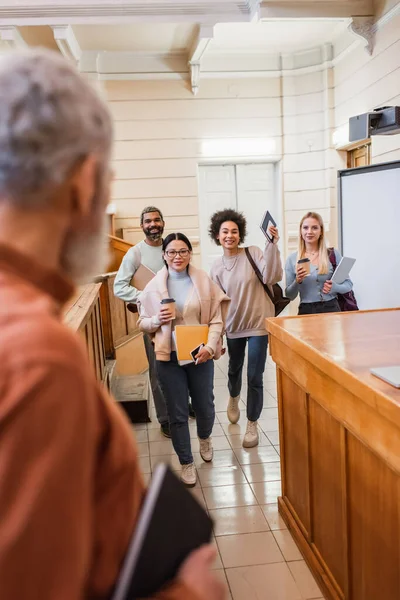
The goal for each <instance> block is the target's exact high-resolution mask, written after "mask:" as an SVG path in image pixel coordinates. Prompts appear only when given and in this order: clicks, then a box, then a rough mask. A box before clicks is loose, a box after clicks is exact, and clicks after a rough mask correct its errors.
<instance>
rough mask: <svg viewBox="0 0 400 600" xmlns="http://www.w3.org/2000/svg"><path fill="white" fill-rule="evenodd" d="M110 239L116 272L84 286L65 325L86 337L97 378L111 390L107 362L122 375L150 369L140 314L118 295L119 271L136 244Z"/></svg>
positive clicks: (67, 310)
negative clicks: (132, 309) (141, 330)
mask: <svg viewBox="0 0 400 600" xmlns="http://www.w3.org/2000/svg"><path fill="white" fill-rule="evenodd" d="M109 240H110V250H111V256H112V266H114V267H115V269H114V270H113V271H112V272H110V273H105V274H103V275H99V276H98V277H96V278H95V280H94V282H93V283H89V284H87V285H85V286H82V287H80V288H79V289H78V290H77V293H76V294H75V296H74V297H73V298H72V299H71V301H70V302H69V303H68V304H67V306H66V307H65V310H64V321H65V323H66V324H67V325H68V326H69V327H71V329H73V330H74V331H76V332H77V333H79V334H80V335H81V336H82V337H83V339H84V341H85V343H86V346H87V349H88V354H89V358H90V360H91V362H92V364H93V367H94V369H95V373H96V377H97V379H98V380H99V381H101V382H102V383H104V384H105V385H107V386H108V387H109V386H110V380H109V374H110V369H109V368H108V365H107V361H114V364H115V361H116V370H117V372H120V373H121V374H129V375H130V374H132V375H133V374H136V373H140V372H143V371H144V370H145V369H146V368H147V362H146V357H145V354H144V348H143V342H142V334H141V332H140V331H139V328H138V326H137V321H138V315H137V314H133V313H132V312H130V311H129V310H128V309H127V305H126V304H125V302H123V301H122V300H120V299H119V298H116V296H115V295H114V281H115V276H116V271H117V269H118V268H119V266H120V264H121V261H122V258H123V257H124V255H125V253H126V252H127V250H129V248H132V246H133V244H130V243H129V242H126V241H124V240H122V239H120V238H117V237H114V236H111V235H110V236H109Z"/></svg>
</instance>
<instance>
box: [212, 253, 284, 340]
mask: <svg viewBox="0 0 400 600" xmlns="http://www.w3.org/2000/svg"><path fill="white" fill-rule="evenodd" d="M249 250H250V254H251V256H252V258H253V260H254V262H255V263H256V265H257V266H258V268H259V270H260V272H261V274H262V276H263V281H264V283H267V284H269V285H273V284H274V283H278V281H280V280H281V279H282V277H283V270H282V262H281V256H280V252H279V248H278V246H276V244H270V243H269V242H267V244H266V246H265V250H264V253H263V252H262V250H260V248H257V246H250V247H249ZM211 278H212V279H213V281H215V283H216V284H217V285H219V287H220V288H221V290H223V291H224V292H225V293H226V294H227V295H228V296H229V297H230V299H231V303H230V306H229V311H228V316H227V319H226V333H227V337H228V338H242V337H250V336H259V335H266V333H267V332H266V330H265V318H266V317H273V316H274V314H275V311H274V305H273V304H272V302H271V300H270V299H269V298H268V296H267V294H266V293H265V290H264V288H263V286H262V285H261V283H260V281H259V280H258V279H257V276H256V274H255V273H254V270H253V267H252V266H251V264H250V262H249V260H248V258H247V257H246V253H245V251H244V248H240V249H239V254H238V255H236V256H232V257H226V256H224V257H220V258H218V259H217V260H216V261H215V262H214V264H213V266H212V268H211Z"/></svg>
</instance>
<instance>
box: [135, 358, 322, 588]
mask: <svg viewBox="0 0 400 600" xmlns="http://www.w3.org/2000/svg"><path fill="white" fill-rule="evenodd" d="M226 372H227V357H226V356H224V357H223V358H221V359H220V360H219V361H217V362H216V363H215V406H216V411H217V416H216V421H215V426H214V431H213V445H214V460H213V462H212V463H208V464H207V463H204V462H203V461H202V459H201V457H200V454H199V453H198V441H197V436H196V423H195V422H194V421H191V423H190V431H191V437H192V451H193V454H194V458H195V463H196V466H197V473H198V482H197V484H196V487H195V488H193V490H192V493H193V494H194V495H195V496H196V497H197V498H198V500H199V501H200V502H201V503H202V504H203V505H204V506H205V507H206V508H207V510H208V511H209V513H210V515H211V516H212V518H213V519H214V521H215V530H214V534H215V537H214V542H215V543H216V546H217V549H218V556H217V560H216V562H215V565H214V567H215V569H216V570H217V571H218V573H219V574H220V576H221V577H223V578H226V581H227V584H228V587H229V592H230V596H229V598H232V599H233V600H264V599H265V600H310V599H317V598H318V599H322V598H323V596H322V593H321V590H320V589H319V588H318V586H317V584H316V583H315V581H314V578H313V576H312V575H311V573H310V571H309V569H308V567H307V565H306V563H305V562H304V560H303V558H302V555H301V554H300V552H299V550H298V548H297V546H296V544H295V543H294V541H293V540H292V537H291V535H290V533H289V531H288V530H287V529H286V526H285V524H284V522H283V520H282V519H281V517H280V516H279V514H278V510H277V496H279V495H280V464H279V434H278V420H277V416H278V415H277V402H276V377H275V367H274V365H273V363H272V361H271V359H270V358H269V359H268V364H267V368H266V371H265V377H264V388H265V397H264V409H263V414H262V416H261V419H260V421H259V425H260V435H261V440H260V445H259V446H258V448H251V449H249V450H247V449H244V448H242V446H241V440H242V436H243V433H244V430H245V427H246V413H245V408H246V407H245V404H244V403H243V401H241V412H242V414H241V417H240V421H239V423H238V424H237V425H232V424H230V423H229V421H228V419H227V416H226V404H227V396H228V393H227V386H226V384H227V377H226ZM242 397H244V399H245V398H246V389H243V391H242ZM134 428H135V434H136V438H137V441H138V446H139V452H140V457H141V458H140V461H141V465H142V469H143V472H144V473H145V476H146V479H147V480H148V479H150V477H151V471H152V469H154V467H155V465H156V464H157V463H158V462H160V461H165V460H168V461H169V462H170V463H171V465H172V467H173V468H174V469H176V470H180V466H179V461H178V459H177V457H176V455H175V453H174V450H173V448H172V444H171V442H170V441H168V440H166V439H165V438H164V437H162V435H161V434H160V430H159V426H158V423H157V420H156V419H155V418H154V415H153V416H152V423H149V424H148V425H135V426H134Z"/></svg>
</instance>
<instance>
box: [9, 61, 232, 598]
mask: <svg viewBox="0 0 400 600" xmlns="http://www.w3.org/2000/svg"><path fill="white" fill-rule="evenodd" d="M111 144H112V124H111V119H110V116H109V113H108V110H107V108H106V106H105V105H104V104H103V102H102V101H101V100H100V99H99V98H98V96H97V95H96V93H95V92H94V90H93V89H92V88H91V87H90V86H89V84H87V83H86V82H85V81H84V80H83V79H82V78H81V77H80V75H79V74H78V73H77V72H76V70H75V69H74V68H73V67H72V66H71V65H70V64H68V63H67V62H66V61H65V59H63V58H62V57H61V56H59V55H57V54H55V53H51V52H47V51H44V50H32V51H27V52H24V53H17V54H7V55H5V56H4V57H3V59H2V61H1V62H0V340H1V343H0V365H1V371H0V482H1V483H0V515H1V518H0V598H4V600H6V599H7V600H17V599H21V600H22V599H23V600H34V599H35V600H36V599H37V598H40V599H41V600H54V599H55V598H57V600H83V599H90V600H91V599H93V600H94V599H96V600H103V599H104V600H105V599H106V598H109V596H110V593H111V590H112V588H113V586H114V584H115V581H116V578H117V576H118V572H119V569H120V567H121V562H122V561H123V558H124V555H125V552H126V548H127V544H128V541H129V538H130V536H131V534H132V531H133V530H134V528H135V524H136V521H137V518H138V511H139V509H140V506H141V502H142V499H143V494H144V486H143V481H142V477H141V474H140V471H139V467H138V459H137V452H136V446H135V443H134V441H133V439H132V434H131V428H130V426H129V424H128V422H127V421H126V419H125V417H124V416H123V414H122V412H120V410H119V408H118V407H117V405H116V404H115V403H114V402H113V401H111V400H110V398H108V397H107V395H106V394H105V393H104V391H103V390H102V389H101V388H100V387H99V386H98V384H97V382H96V380H95V378H94V375H93V374H92V368H91V366H90V365H89V363H88V360H87V357H86V351H85V348H84V347H83V346H82V344H81V342H80V341H79V340H78V338H77V337H76V336H75V335H74V334H73V333H72V332H70V331H69V330H68V329H67V328H66V327H65V326H64V325H63V324H62V307H63V304H64V303H65V302H66V301H67V300H68V298H70V297H71V294H72V293H73V290H74V285H75V284H77V283H82V282H87V281H89V279H90V277H91V276H92V275H94V274H98V273H101V272H102V271H103V270H104V268H105V266H106V262H107V260H106V252H105V241H104V234H103V231H104V219H105V208H106V205H107V203H108V198H109V186H110V166H109V165H110V153H111ZM160 533H161V534H162V532H160ZM213 558H214V551H213V549H212V548H211V547H209V546H206V547H204V548H202V549H200V550H198V551H197V552H195V553H193V554H192V555H191V556H190V557H189V558H188V559H187V561H186V563H185V564H184V565H183V567H182V568H181V570H180V572H179V574H178V577H177V579H176V580H175V581H174V582H173V583H172V584H171V585H170V586H169V587H167V588H165V589H164V590H161V591H160V593H159V594H157V595H156V596H155V597H156V598H160V599H163V600H167V599H168V600H175V599H177V600H191V599H193V600H202V599H204V600H220V599H223V598H224V597H225V592H224V588H223V587H222V585H221V584H220V583H219V582H218V581H217V580H216V579H215V577H214V575H213V573H212V571H211V570H210V566H211V563H212V561H213Z"/></svg>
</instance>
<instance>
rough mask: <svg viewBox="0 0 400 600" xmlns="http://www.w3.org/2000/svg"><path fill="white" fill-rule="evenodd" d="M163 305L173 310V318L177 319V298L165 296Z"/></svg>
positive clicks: (162, 301)
mask: <svg viewBox="0 0 400 600" xmlns="http://www.w3.org/2000/svg"><path fill="white" fill-rule="evenodd" d="M160 304H162V305H163V307H167V308H169V309H170V310H171V313H172V318H173V319H175V316H176V314H175V300H174V299H173V298H163V299H162V300H161V303H160Z"/></svg>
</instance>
